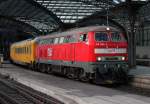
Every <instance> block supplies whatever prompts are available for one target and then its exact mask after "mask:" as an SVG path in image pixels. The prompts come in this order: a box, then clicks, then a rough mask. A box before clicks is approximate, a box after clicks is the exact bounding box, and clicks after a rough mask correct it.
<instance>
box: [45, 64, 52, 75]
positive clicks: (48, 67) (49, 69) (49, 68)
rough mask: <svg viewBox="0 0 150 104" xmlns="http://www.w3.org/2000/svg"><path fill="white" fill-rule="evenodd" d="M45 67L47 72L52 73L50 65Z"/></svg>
mask: <svg viewBox="0 0 150 104" xmlns="http://www.w3.org/2000/svg"><path fill="white" fill-rule="evenodd" d="M46 69H47V73H48V74H52V73H53V72H52V67H51V65H47V67H46Z"/></svg>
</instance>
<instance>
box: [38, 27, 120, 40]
mask: <svg viewBox="0 0 150 104" xmlns="http://www.w3.org/2000/svg"><path fill="white" fill-rule="evenodd" d="M108 27H109V28H110V30H111V31H119V30H118V29H117V28H114V27H111V26H88V27H81V28H74V29H70V30H67V31H64V32H55V33H52V34H49V35H46V36H40V37H38V38H40V39H45V38H50V37H57V36H58V37H59V36H67V35H73V34H80V33H86V32H89V31H106V28H108Z"/></svg>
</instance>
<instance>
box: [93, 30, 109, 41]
mask: <svg viewBox="0 0 150 104" xmlns="http://www.w3.org/2000/svg"><path fill="white" fill-rule="evenodd" d="M95 40H96V41H108V35H107V33H105V32H97V33H95Z"/></svg>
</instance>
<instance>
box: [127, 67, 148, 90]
mask: <svg viewBox="0 0 150 104" xmlns="http://www.w3.org/2000/svg"><path fill="white" fill-rule="evenodd" d="M129 76H131V77H132V80H131V83H130V84H131V85H133V86H135V87H138V88H143V89H148V90H150V67H144V66H137V67H136V68H134V69H131V70H130V72H129Z"/></svg>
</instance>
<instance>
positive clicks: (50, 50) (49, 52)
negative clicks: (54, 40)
mask: <svg viewBox="0 0 150 104" xmlns="http://www.w3.org/2000/svg"><path fill="white" fill-rule="evenodd" d="M47 56H52V48H48V49H47Z"/></svg>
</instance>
